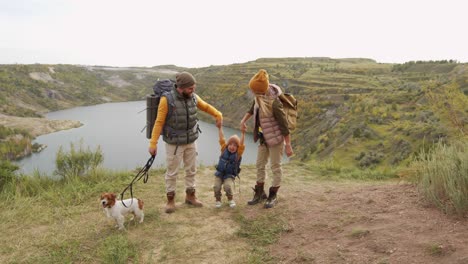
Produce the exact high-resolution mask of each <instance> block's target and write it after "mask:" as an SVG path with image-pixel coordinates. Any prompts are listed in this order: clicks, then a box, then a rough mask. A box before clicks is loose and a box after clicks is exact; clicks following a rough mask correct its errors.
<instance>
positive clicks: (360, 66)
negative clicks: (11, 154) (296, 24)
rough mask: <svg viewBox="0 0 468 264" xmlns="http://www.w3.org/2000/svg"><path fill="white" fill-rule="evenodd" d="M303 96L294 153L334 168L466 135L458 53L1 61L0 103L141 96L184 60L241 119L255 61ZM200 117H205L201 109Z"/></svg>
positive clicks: (57, 103)
mask: <svg viewBox="0 0 468 264" xmlns="http://www.w3.org/2000/svg"><path fill="white" fill-rule="evenodd" d="M260 68H263V69H266V70H267V71H268V72H269V74H270V81H271V82H273V83H276V84H278V85H280V86H281V87H283V89H284V90H285V91H286V92H290V93H293V94H294V95H295V96H296V98H297V99H298V100H299V107H300V112H299V124H298V128H297V130H296V131H295V132H294V134H293V146H294V148H295V152H296V156H295V158H294V159H295V160H297V161H302V162H306V163H308V162H310V163H314V162H316V161H321V164H333V167H338V168H342V167H343V168H348V167H349V168H361V169H365V168H377V169H386V168H390V167H391V168H397V167H398V166H401V165H405V164H406V162H407V161H408V160H409V158H410V157H411V155H412V154H414V153H416V152H418V151H419V150H420V149H421V147H422V146H423V145H424V146H426V147H429V146H430V145H432V143H433V142H435V141H437V140H440V139H442V140H445V141H450V140H452V139H459V138H462V139H466V132H467V131H466V130H467V123H468V112H467V111H468V101H467V100H468V99H467V98H468V97H467V95H468V65H467V64H461V63H457V62H455V61H428V62H422V61H418V62H408V63H405V64H384V63H377V62H375V61H374V60H370V59H361V58H355V59H331V58H281V59H273V58H265V59H258V60H256V61H251V62H247V63H241V64H232V65H225V66H211V67H205V68H193V69H188V68H180V67H176V66H173V65H163V66H157V67H152V68H111V67H103V66H101V67H99V66H78V65H75V66H74V65H2V66H0V102H1V104H0V105H1V106H0V113H3V114H6V115H16V116H25V117H33V116H38V115H40V114H41V113H45V112H47V111H54V110H58V109H63V108H69V107H74V106H80V105H90V104H99V103H104V102H110V101H129V100H140V99H143V98H144V97H145V95H146V94H148V93H150V92H151V87H152V84H153V83H154V81H155V80H156V79H157V78H166V77H171V78H173V77H174V73H175V72H177V71H182V70H188V71H190V72H192V73H193V74H194V75H195V77H196V78H197V81H198V87H197V93H198V94H199V95H200V96H201V97H202V98H203V99H204V100H205V101H207V102H209V103H211V104H213V105H214V106H215V107H217V108H218V109H220V110H221V111H222V112H223V114H224V117H225V125H227V126H231V127H235V128H237V127H238V125H239V121H240V119H241V118H242V116H243V115H244V113H245V112H246V111H247V110H248V108H249V106H250V104H251V102H252V98H253V97H252V94H251V93H250V92H249V89H248V81H249V79H250V78H251V77H252V76H253V74H255V73H256V72H257V71H258V69H260ZM202 118H203V117H202Z"/></svg>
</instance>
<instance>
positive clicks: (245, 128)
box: [240, 122, 247, 133]
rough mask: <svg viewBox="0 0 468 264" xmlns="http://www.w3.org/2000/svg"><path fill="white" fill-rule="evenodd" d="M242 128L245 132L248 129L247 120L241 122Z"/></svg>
mask: <svg viewBox="0 0 468 264" xmlns="http://www.w3.org/2000/svg"><path fill="white" fill-rule="evenodd" d="M240 130H241V131H242V132H244V133H245V131H246V130H247V125H246V124H245V122H241V123H240Z"/></svg>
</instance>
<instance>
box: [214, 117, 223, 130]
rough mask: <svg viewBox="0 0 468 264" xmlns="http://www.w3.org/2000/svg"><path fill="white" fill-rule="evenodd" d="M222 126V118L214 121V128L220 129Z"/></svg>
mask: <svg viewBox="0 0 468 264" xmlns="http://www.w3.org/2000/svg"><path fill="white" fill-rule="evenodd" d="M222 126H223V119H222V118H219V119H216V127H217V128H221V127H222Z"/></svg>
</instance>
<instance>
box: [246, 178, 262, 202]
mask: <svg viewBox="0 0 468 264" xmlns="http://www.w3.org/2000/svg"><path fill="white" fill-rule="evenodd" d="M264 185H265V183H264V182H257V185H255V188H252V189H253V190H254V197H253V198H252V200H250V201H248V202H247V204H248V205H255V204H258V203H260V202H262V201H263V200H265V199H266V198H267V195H266V193H265V190H264V189H263V186H264Z"/></svg>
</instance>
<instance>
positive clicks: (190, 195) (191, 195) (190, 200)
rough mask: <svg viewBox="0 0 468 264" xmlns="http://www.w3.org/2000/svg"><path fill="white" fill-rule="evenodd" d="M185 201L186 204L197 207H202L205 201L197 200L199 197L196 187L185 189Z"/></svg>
mask: <svg viewBox="0 0 468 264" xmlns="http://www.w3.org/2000/svg"><path fill="white" fill-rule="evenodd" d="M185 194H186V196H185V203H186V204H191V205H193V206H195V207H202V206H203V203H202V202H200V201H199V200H197V197H196V196H195V189H194V188H188V189H187V190H185Z"/></svg>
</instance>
